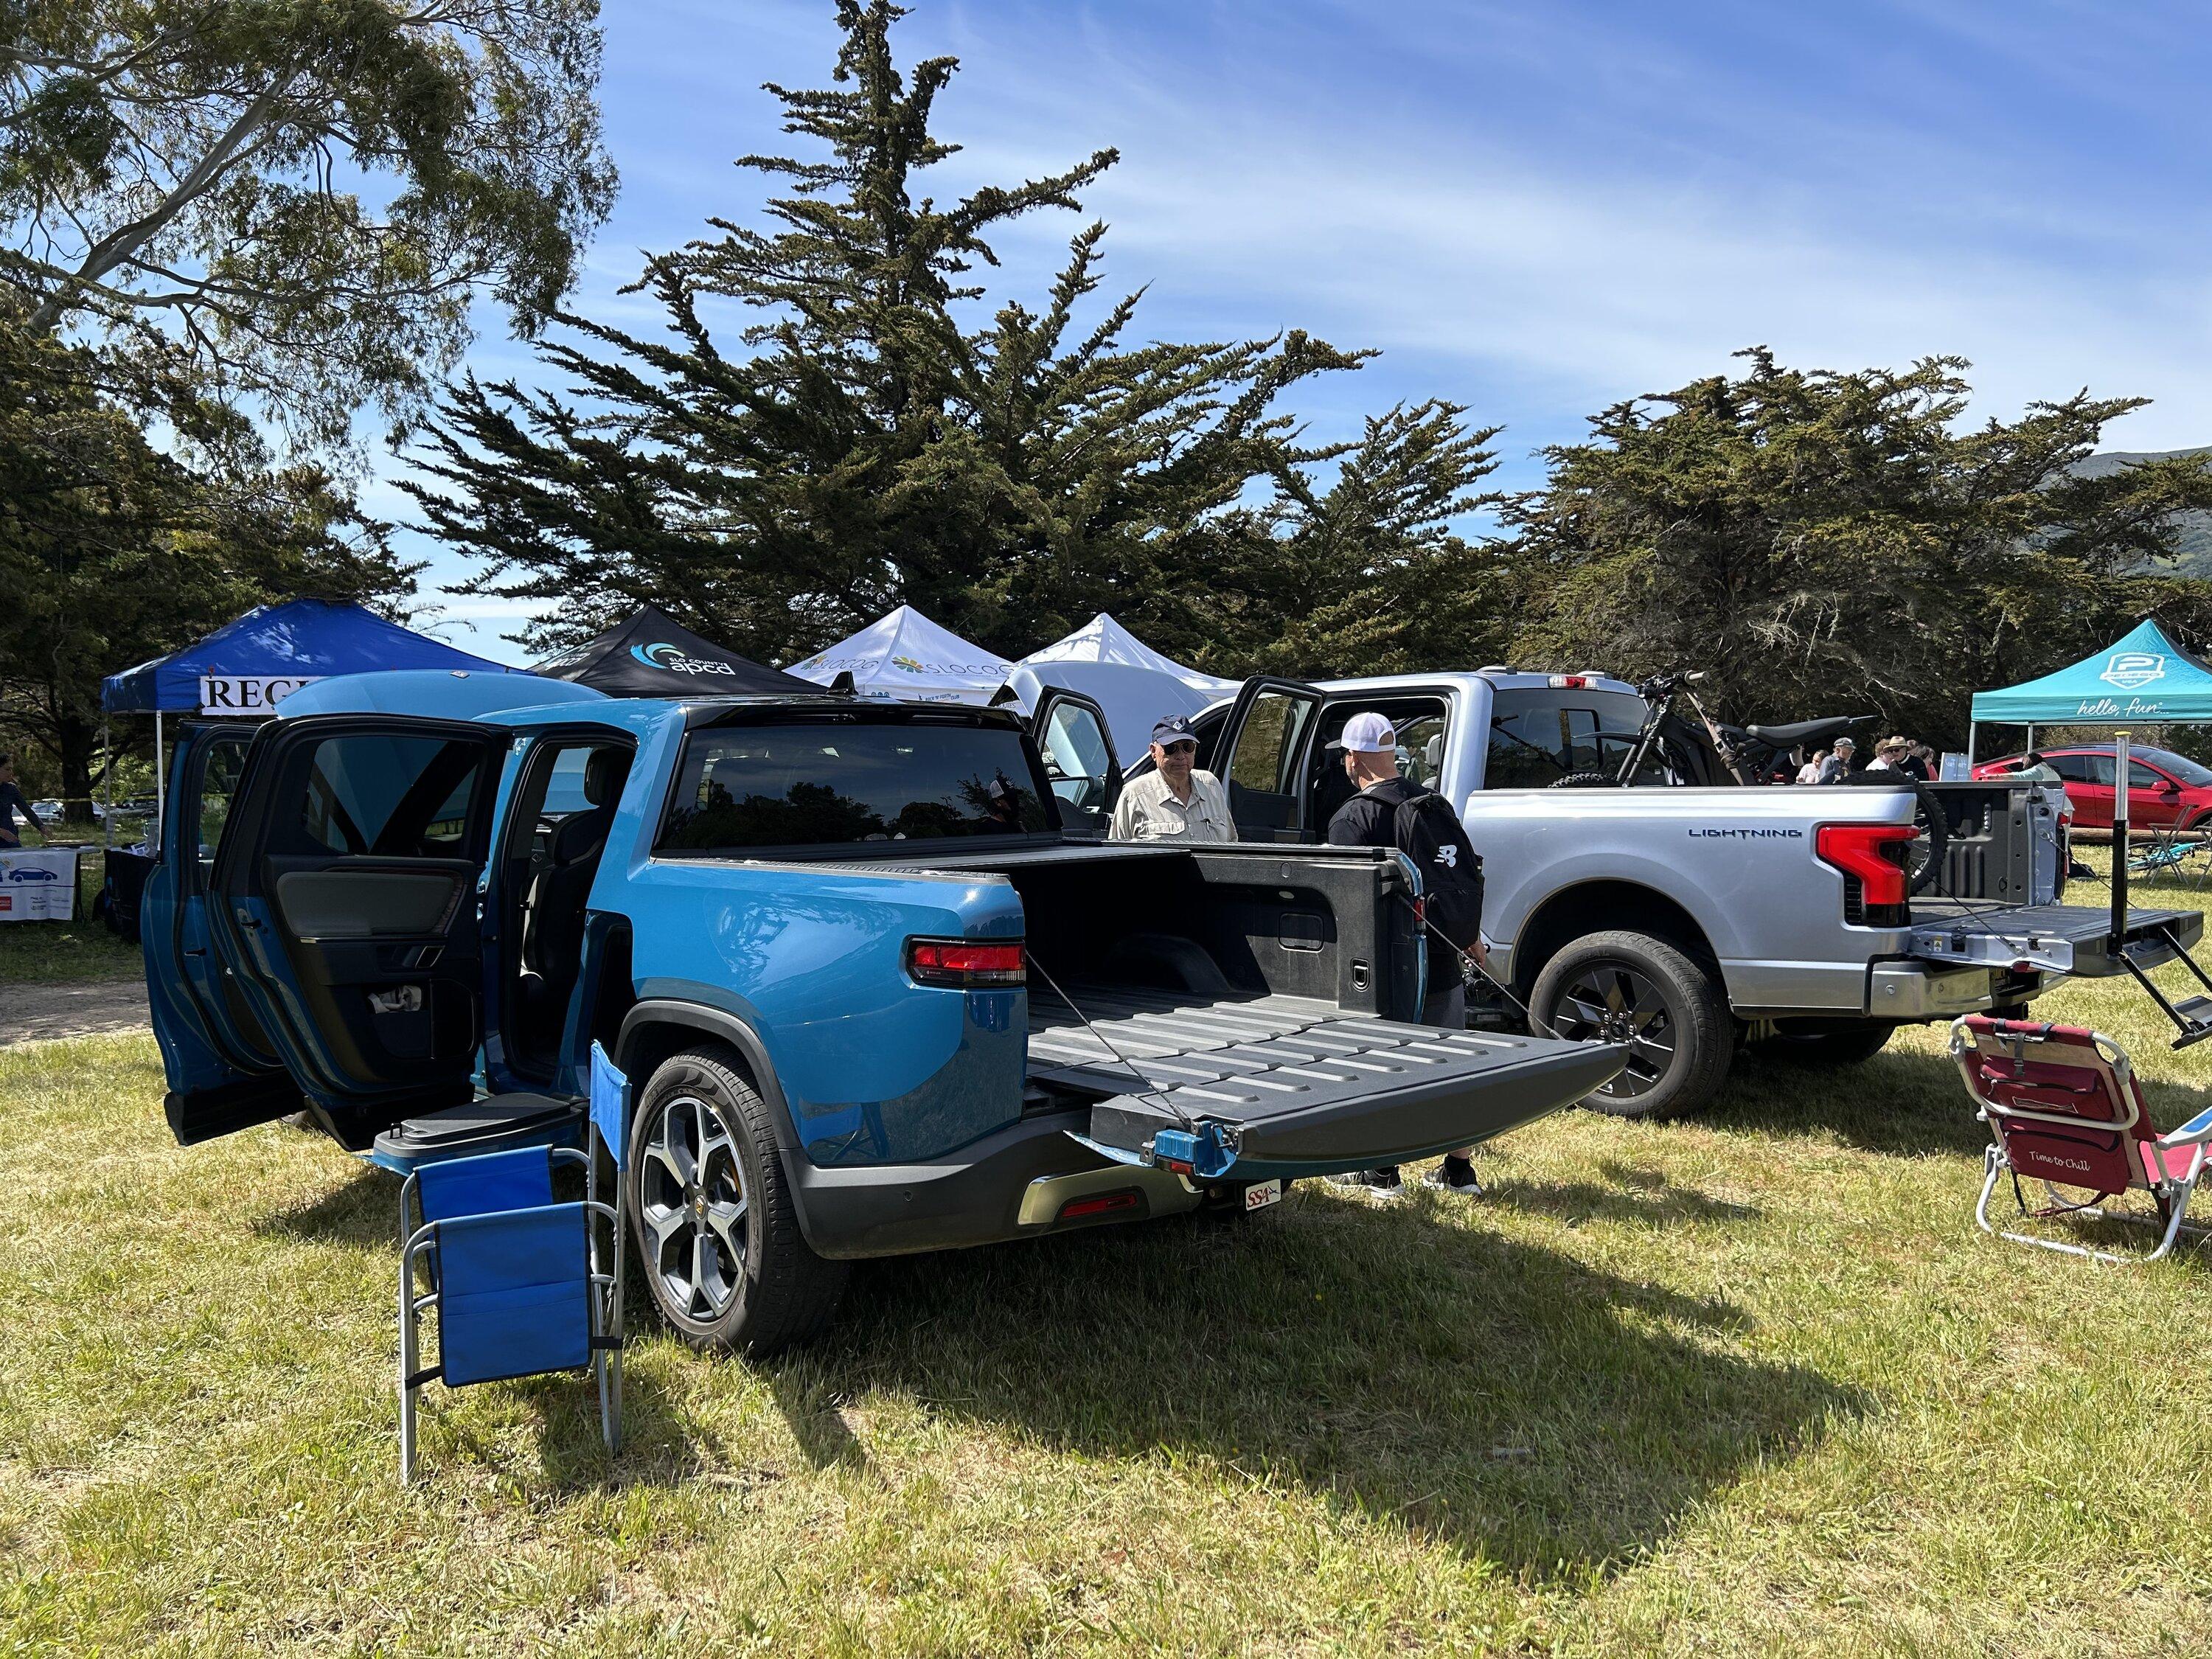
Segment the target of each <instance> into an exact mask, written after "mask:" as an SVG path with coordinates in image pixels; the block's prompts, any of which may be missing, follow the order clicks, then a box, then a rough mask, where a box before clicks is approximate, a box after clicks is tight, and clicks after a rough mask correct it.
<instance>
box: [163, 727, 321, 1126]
mask: <svg viewBox="0 0 2212 1659" xmlns="http://www.w3.org/2000/svg"><path fill="white" fill-rule="evenodd" d="M255 732H256V727H255V726H252V725H250V724H247V723H246V722H243V721H234V722H229V723H225V724H222V725H213V726H187V727H186V728H185V734H184V738H183V740H182V741H181V742H180V743H179V744H178V745H177V749H176V751H175V753H174V755H173V757H172V759H171V761H170V765H169V780H168V791H167V796H168V798H167V803H166V807H167V810H166V811H165V813H164V816H163V819H162V823H161V858H160V860H159V862H157V863H156V864H155V866H154V868H153V870H152V872H150V873H149V875H148V876H147V878H146V890H145V893H144V895H143V897H142V898H141V899H140V901H139V913H138V914H139V941H140V948H141V950H142V951H143V953H144V955H145V958H146V994H147V1000H148V1005H149V1010H150V1012H151V1014H152V1017H153V1022H154V1036H155V1040H156V1041H157V1042H159V1043H160V1044H161V1063H162V1066H163V1068H164V1070H165V1071H166V1072H167V1074H168V1082H169V1091H168V1096H167V1099H166V1101H165V1102H164V1106H165V1109H166V1110H167V1115H168V1119H169V1128H170V1130H171V1132H172V1133H174V1134H175V1136H176V1137H177V1139H178V1141H179V1143H180V1144H181V1145H184V1146H191V1144H192V1143H193V1142H195V1141H200V1140H208V1139H213V1138H214V1137H215V1136H216V1135H223V1134H228V1133H231V1131H233V1130H234V1129H243V1128H246V1127H251V1126H252V1125H253V1124H256V1123H267V1122H270V1121H272V1120H274V1119H276V1118H280V1117H283V1116H284V1115H286V1114H288V1113H290V1112H296V1111H298V1110H299V1109H300V1107H301V1096H300V1090H299V1086H298V1085H296V1084H295V1083H294V1082H293V1080H292V1078H291V1075H290V1073H288V1072H286V1070H285V1069H284V1063H283V1060H282V1059H280V1058H279V1057H278V1055H277V1054H276V1051H275V1049H274V1048H272V1047H271V1045H270V1042H269V1039H268V1038H267V1036H265V1035H264V1033H263V1031H262V1029H261V1026H260V1024H259V1022H258V1020H256V1019H255V1018H254V1016H253V1014H252V1011H251V1010H250V1009H249V1008H247V1007H246V1004H245V1001H244V1000H243V998H242V997H241V996H240V993H239V989H238V987H237V984H236V981H234V979H233V978H232V977H231V975H229V974H228V973H227V972H226V971H225V970H224V969H223V966H222V963H221V961H220V959H219V958H217V957H216V956H214V955H213V954H211V952H210V943H209V923H210V917H209V906H208V881H209V876H210V872H211V871H212V870H213V868H214V865H215V852H216V846H217V845H218V844H219V843H220V842H221V841H222V836H223V832H224V829H225V827H226V825H227V823H228V819H229V817H230V806H231V803H232V801H233V799H234V798H235V796H236V794H237V793H238V786H239V782H240V779H241V778H242V777H243V776H244V775H245V772H246V763H247V757H248V754H249V752H250V750H251V749H252V743H253V739H254V736H255Z"/></svg>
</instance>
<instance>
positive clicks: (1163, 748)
mask: <svg viewBox="0 0 2212 1659" xmlns="http://www.w3.org/2000/svg"><path fill="white" fill-rule="evenodd" d="M1197 752H1198V744H1196V743H1194V742H1192V741H1189V740H1185V741H1184V742H1182V743H1164V744H1161V745H1160V753H1162V754H1163V755H1195V754H1196V753H1197Z"/></svg>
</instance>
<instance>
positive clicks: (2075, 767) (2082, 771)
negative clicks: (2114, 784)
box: [2015, 755, 2109, 783]
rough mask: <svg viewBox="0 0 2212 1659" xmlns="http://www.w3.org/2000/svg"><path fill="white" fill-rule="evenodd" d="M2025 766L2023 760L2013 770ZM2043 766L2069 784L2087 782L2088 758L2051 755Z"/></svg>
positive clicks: (2083, 756) (2084, 756) (2025, 763)
mask: <svg viewBox="0 0 2212 1659" xmlns="http://www.w3.org/2000/svg"><path fill="white" fill-rule="evenodd" d="M2045 765H2047V766H2049V767H2050V768H2051V770H2052V771H2054V772H2056V773H2057V774H2058V775H2059V776H2060V777H2062V778H2063V779H2065V780H2066V781H2067V782H2069V783H2087V782H2088V781H2089V757H2088V756H2087V755H2051V756H2048V757H2045ZM2025 766H2027V762H2026V761H2025V760H2023V761H2021V763H2019V767H2016V768H2015V770H2018V769H2020V768H2022V767H2025ZM2108 776H2109V774H2108Z"/></svg>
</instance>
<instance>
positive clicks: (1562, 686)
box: [1551, 674, 1590, 691]
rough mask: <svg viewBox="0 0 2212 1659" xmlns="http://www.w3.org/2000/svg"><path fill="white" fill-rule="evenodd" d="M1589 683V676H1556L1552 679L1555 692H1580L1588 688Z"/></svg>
mask: <svg viewBox="0 0 2212 1659" xmlns="http://www.w3.org/2000/svg"><path fill="white" fill-rule="evenodd" d="M1589 683H1590V676H1589V675H1588V674H1554V675H1553V676H1552V678H1551V687H1552V690H1554V691H1580V690H1585V689H1586V688H1588V686H1589Z"/></svg>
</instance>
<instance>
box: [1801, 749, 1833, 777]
mask: <svg viewBox="0 0 2212 1659" xmlns="http://www.w3.org/2000/svg"><path fill="white" fill-rule="evenodd" d="M1827 763H1828V751H1827V750H1825V749H1815V750H1814V751H1813V758H1812V759H1810V760H1808V761H1807V762H1806V763H1804V764H1803V765H1802V766H1801V767H1799V768H1798V769H1797V781H1798V782H1800V783H1818V782H1820V769H1821V768H1822V767H1823V766H1825V765H1826V764H1827Z"/></svg>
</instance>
